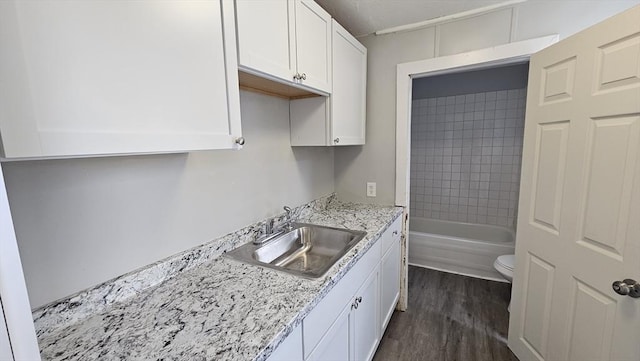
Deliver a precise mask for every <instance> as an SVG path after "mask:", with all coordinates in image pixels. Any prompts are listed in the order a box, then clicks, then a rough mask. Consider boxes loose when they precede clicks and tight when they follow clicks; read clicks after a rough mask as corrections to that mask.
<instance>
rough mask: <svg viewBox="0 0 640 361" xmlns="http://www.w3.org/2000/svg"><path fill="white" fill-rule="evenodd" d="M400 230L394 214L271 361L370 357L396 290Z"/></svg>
mask: <svg viewBox="0 0 640 361" xmlns="http://www.w3.org/2000/svg"><path fill="white" fill-rule="evenodd" d="M401 234H402V218H398V219H397V220H396V221H395V222H393V223H392V224H391V226H390V227H389V229H387V231H385V232H384V233H383V234H382V236H381V237H380V239H379V240H378V241H377V242H376V243H375V244H374V245H373V246H371V248H370V249H369V250H368V251H367V252H366V253H365V254H364V255H363V256H362V258H360V260H359V261H358V262H357V263H356V264H355V265H354V266H353V267H352V268H351V270H349V272H347V274H346V275H345V276H344V277H343V278H342V279H341V280H340V281H338V283H337V284H336V285H335V286H334V287H333V289H331V291H329V293H328V294H327V295H326V296H325V297H324V298H323V299H322V300H321V301H320V302H319V303H318V304H317V305H316V306H315V308H314V309H313V310H311V312H310V313H309V314H308V315H307V316H306V317H305V319H304V320H303V321H302V327H301V328H302V336H299V334H297V333H296V331H294V332H293V333H292V334H291V335H290V336H289V337H288V338H287V340H285V341H284V342H283V343H282V344H281V345H280V346H278V348H277V349H276V350H275V352H274V353H273V354H272V355H271V356H270V357H269V361H280V360H286V361H289V360H292V361H293V360H300V359H304V360H305V361H370V360H371V359H373V356H374V354H375V352H376V350H377V348H378V344H379V343H380V338H381V337H382V334H383V333H384V330H385V328H386V326H387V324H388V322H389V318H390V317H391V315H392V314H393V310H394V309H395V306H396V303H397V302H398V297H399V294H400V267H401V262H400V244H401V243H400V240H401ZM298 328H300V327H298ZM294 343H297V344H299V345H300V348H301V349H302V352H300V351H299V348H297V347H294V346H293V344H294Z"/></svg>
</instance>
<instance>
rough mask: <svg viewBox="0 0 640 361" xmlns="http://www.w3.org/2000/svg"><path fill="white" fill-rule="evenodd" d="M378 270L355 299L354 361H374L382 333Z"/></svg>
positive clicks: (353, 320)
mask: <svg viewBox="0 0 640 361" xmlns="http://www.w3.org/2000/svg"><path fill="white" fill-rule="evenodd" d="M378 269H379V268H377V267H376V269H375V270H374V271H373V272H372V273H371V275H370V276H369V278H368V279H367V281H365V283H364V285H362V287H361V288H360V291H358V293H357V297H355V300H354V302H356V303H354V306H352V307H353V310H352V311H351V313H352V317H351V322H352V325H353V341H354V342H353V349H354V350H353V351H354V352H353V353H354V354H353V356H354V357H353V358H352V360H358V361H361V360H362V361H368V360H371V359H373V355H374V354H375V353H376V349H377V348H378V343H379V342H380V332H379V330H378V327H377V325H378V318H379V312H378V309H379V304H378V299H379V298H378V294H379V291H378V289H379V278H378V276H379V272H378Z"/></svg>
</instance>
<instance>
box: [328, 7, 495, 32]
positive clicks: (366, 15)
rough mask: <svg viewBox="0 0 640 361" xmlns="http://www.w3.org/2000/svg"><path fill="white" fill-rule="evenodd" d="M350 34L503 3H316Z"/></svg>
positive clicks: (373, 30) (374, 30)
mask: <svg viewBox="0 0 640 361" xmlns="http://www.w3.org/2000/svg"><path fill="white" fill-rule="evenodd" d="M316 2H317V3H318V4H320V6H322V7H323V8H324V9H325V10H326V11H327V12H329V13H330V14H331V15H332V16H333V17H334V18H336V20H337V21H338V22H339V23H340V24H341V25H342V26H344V27H345V28H346V29H347V30H348V31H349V32H350V33H351V34H353V35H355V36H363V35H368V34H371V33H374V32H376V31H378V30H382V29H387V28H390V27H394V26H398V25H406V24H411V23H415V22H419V21H424V20H430V19H435V18H439V17H441V16H446V15H451V14H455V13H459V12H463V11H467V10H472V9H477V8H481V7H485V6H489V5H493V4H498V3H501V2H504V0H498V1H496V0H493V1H487V0H440V1H433V0H316Z"/></svg>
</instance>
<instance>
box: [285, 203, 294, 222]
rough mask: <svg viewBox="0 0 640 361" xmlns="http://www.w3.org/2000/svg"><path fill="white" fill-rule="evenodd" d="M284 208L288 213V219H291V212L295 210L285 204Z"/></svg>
mask: <svg viewBox="0 0 640 361" xmlns="http://www.w3.org/2000/svg"><path fill="white" fill-rule="evenodd" d="M283 208H284V211H285V213H286V216H287V220H291V213H293V211H292V210H291V207H289V206H284V207H283Z"/></svg>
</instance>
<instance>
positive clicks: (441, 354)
mask: <svg viewBox="0 0 640 361" xmlns="http://www.w3.org/2000/svg"><path fill="white" fill-rule="evenodd" d="M510 289H511V286H510V285H509V284H508V283H501V282H494V281H485V280H481V279H477V278H472V277H465V276H460V275H455V274H451V273H445V272H439V271H433V270H429V269H425V268H419V267H412V266H410V267H409V309H408V310H407V311H406V312H398V311H395V312H394V314H393V316H392V317H391V321H389V326H388V327H387V331H386V332H385V334H384V336H383V337H382V341H381V342H380V346H379V347H378V351H377V353H376V355H375V357H374V359H373V360H374V361H409V360H412V361H413V360H421V361H422V360H424V361H430V360H437V361H439V360H446V361H454V360H456V361H485V360H486V361H502V360H509V361H511V360H513V361H517V360H518V359H517V358H516V357H515V355H513V353H512V352H511V350H509V349H508V348H507V330H508V327H509V313H508V311H507V306H508V304H509V293H510Z"/></svg>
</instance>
